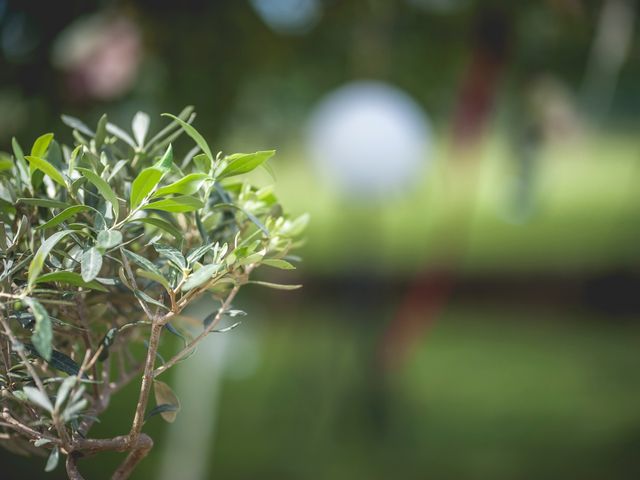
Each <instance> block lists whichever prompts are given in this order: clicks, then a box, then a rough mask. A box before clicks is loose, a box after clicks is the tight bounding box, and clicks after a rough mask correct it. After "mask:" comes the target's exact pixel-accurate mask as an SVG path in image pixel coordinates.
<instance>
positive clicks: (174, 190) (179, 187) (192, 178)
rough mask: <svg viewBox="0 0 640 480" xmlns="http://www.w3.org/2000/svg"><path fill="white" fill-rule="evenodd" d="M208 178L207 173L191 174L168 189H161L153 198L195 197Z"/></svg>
mask: <svg viewBox="0 0 640 480" xmlns="http://www.w3.org/2000/svg"><path fill="white" fill-rule="evenodd" d="M207 178H209V176H208V175H207V174H206V173H191V174H189V175H187V176H186V177H183V178H181V179H180V180H178V181H175V182H173V183H172V184H170V185H167V186H166V187H162V188H159V189H158V190H156V192H155V193H154V194H153V196H152V198H155V197H162V196H164V195H170V194H180V195H193V194H194V193H196V192H197V191H198V190H199V189H200V187H201V186H202V184H203V183H204V181H205V180H206V179H207Z"/></svg>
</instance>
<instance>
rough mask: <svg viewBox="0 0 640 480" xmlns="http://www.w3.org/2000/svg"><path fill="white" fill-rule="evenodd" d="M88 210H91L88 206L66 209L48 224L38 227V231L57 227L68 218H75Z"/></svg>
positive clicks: (75, 206)
mask: <svg viewBox="0 0 640 480" xmlns="http://www.w3.org/2000/svg"><path fill="white" fill-rule="evenodd" d="M87 210H89V207H87V206H86V205H74V206H72V207H69V208H66V209H64V210H63V211H62V212H60V213H59V214H58V215H56V216H55V217H53V218H52V219H51V220H49V221H48V222H46V223H43V224H42V225H40V226H39V227H36V230H45V229H47V228H52V227H55V226H57V225H59V224H61V223H62V222H64V221H65V220H66V219H67V218H70V217H73V216H74V215H75V214H77V213H80V212H84V211H87Z"/></svg>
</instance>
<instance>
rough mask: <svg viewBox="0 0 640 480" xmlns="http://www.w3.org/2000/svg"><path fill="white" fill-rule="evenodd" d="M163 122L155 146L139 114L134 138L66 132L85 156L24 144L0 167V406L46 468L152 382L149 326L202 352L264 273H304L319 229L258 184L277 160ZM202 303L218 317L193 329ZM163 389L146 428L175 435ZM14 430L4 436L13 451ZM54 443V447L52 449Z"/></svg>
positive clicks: (183, 120) (178, 120)
mask: <svg viewBox="0 0 640 480" xmlns="http://www.w3.org/2000/svg"><path fill="white" fill-rule="evenodd" d="M163 117H164V118H163V120H164V121H165V125H164V126H163V128H161V129H160V130H159V131H158V132H157V133H155V134H154V135H150V134H149V133H150V132H149V129H150V124H151V121H150V118H149V116H148V115H146V114H145V113H142V112H138V113H137V114H136V115H135V117H134V118H133V120H132V123H131V133H129V132H127V131H126V130H125V129H123V128H120V127H118V126H116V125H114V124H113V123H111V122H109V120H108V119H107V116H106V115H104V116H103V117H102V118H100V120H99V121H98V123H97V125H96V126H95V128H92V127H89V126H88V125H86V124H85V123H83V122H82V121H80V120H79V119H76V118H73V117H69V116H63V117H62V120H63V122H64V123H65V124H66V125H68V126H69V127H71V129H72V136H73V139H74V143H73V145H71V146H67V145H64V144H62V143H59V142H58V141H57V140H56V139H55V138H54V136H53V134H50V133H47V134H44V135H42V136H40V137H39V138H37V139H36V140H35V141H34V142H33V145H32V146H31V148H30V149H29V150H26V149H23V148H22V146H21V145H20V143H19V142H18V141H17V140H16V139H14V140H13V142H12V152H7V153H0V262H1V263H0V295H1V298H0V300H1V301H2V303H1V308H0V322H1V325H0V356H1V357H2V358H0V391H1V393H2V395H1V397H0V399H1V401H2V407H3V408H5V407H6V408H7V409H8V411H9V412H10V413H9V414H10V416H11V418H12V419H14V420H16V421H17V422H19V423H20V424H21V425H24V426H27V427H28V428H29V429H32V430H34V429H35V430H34V431H36V432H38V433H40V434H41V435H40V436H39V437H38V438H33V435H32V436H31V438H28V440H30V443H29V444H28V445H26V446H25V444H24V442H23V444H22V445H21V446H19V442H18V440H15V439H14V441H12V448H14V449H15V448H18V449H23V450H27V451H28V450H29V449H30V448H32V447H34V442H35V443H38V445H37V447H38V448H46V449H50V450H51V452H52V453H51V458H50V462H49V465H48V468H51V464H52V463H55V462H54V460H57V458H58V455H59V451H60V450H61V449H63V448H64V447H65V446H67V447H68V445H69V444H73V440H72V439H73V437H74V436H75V435H80V434H82V435H86V433H87V431H88V428H87V427H86V425H90V424H91V423H93V421H95V418H94V417H93V416H92V415H94V416H95V415H96V413H100V411H101V410H104V409H105V408H106V406H105V405H104V403H105V402H104V398H105V394H111V393H113V392H112V391H113V390H115V389H114V388H113V385H114V384H115V385H117V386H118V388H119V386H120V384H125V383H126V382H128V381H131V379H133V378H135V375H134V374H139V373H140V367H141V363H140V362H139V361H138V359H137V358H136V351H139V348H138V350H136V345H142V346H143V348H146V347H144V345H145V344H146V343H145V342H147V340H146V338H147V336H148V329H147V330H145V329H146V325H150V324H151V325H153V324H154V323H158V324H160V325H161V326H162V331H167V332H169V333H172V334H174V335H178V336H179V337H180V338H181V339H182V340H183V341H184V345H185V349H188V350H189V352H190V351H192V349H193V347H194V346H195V344H194V342H193V340H194V338H195V339H198V338H199V335H206V334H207V333H209V332H210V331H216V330H213V329H212V322H213V323H218V322H219V321H220V319H221V318H222V317H223V316H225V315H226V314H227V313H228V312H230V311H232V310H231V309H230V307H231V305H230V300H232V299H233V296H235V293H236V292H237V290H238V288H239V287H241V286H242V285H244V284H246V283H249V282H252V281H251V280H250V273H251V272H252V271H253V270H254V269H256V268H258V267H260V266H261V265H267V266H270V267H274V268H279V269H284V270H289V269H293V268H295V267H294V266H293V263H294V262H295V261H297V258H296V257H294V256H292V255H291V254H290V252H291V250H292V249H293V248H295V247H296V246H297V245H298V244H299V241H298V240H297V238H298V237H299V235H300V233H301V232H302V231H303V229H304V227H305V224H306V223H307V220H308V219H307V216H306V215H303V216H300V217H297V218H292V217H290V216H288V215H286V214H285V213H283V212H284V211H283V208H282V206H281V204H280V203H279V201H278V199H277V198H276V196H275V194H274V192H273V189H272V187H271V186H267V187H258V186H256V185H254V184H253V183H251V182H250V181H248V179H247V176H246V174H248V173H250V172H252V171H253V170H255V169H257V168H260V167H263V166H265V165H266V162H267V161H268V160H269V159H270V158H271V157H272V156H273V155H274V153H275V152H274V151H271V150H270V151H260V152H254V153H248V154H245V153H235V154H232V155H223V154H222V153H218V154H217V155H214V154H213V151H212V149H211V148H210V146H209V145H208V143H207V142H206V140H205V139H204V137H203V136H202V135H201V134H200V133H199V132H198V131H197V130H196V129H195V127H194V126H193V125H192V123H193V120H194V118H195V114H194V112H193V108H191V107H187V108H185V109H184V110H183V111H182V112H181V113H180V114H179V115H177V116H174V115H169V114H165V115H164V116H163ZM185 134H186V137H188V139H189V141H190V142H191V143H192V147H191V148H190V149H189V150H188V151H186V152H183V153H182V154H178V150H177V149H176V150H174V147H173V145H174V143H175V142H176V140H177V139H178V137H180V136H181V135H185ZM256 283H260V284H262V285H266V286H271V287H274V288H285V289H288V288H292V287H295V286H288V285H284V286H283V285H275V284H270V283H267V282H256ZM230 292H233V295H232V296H231V298H230V297H229V293H230ZM205 294H206V295H212V296H213V297H214V298H216V299H219V301H220V302H221V305H222V306H221V308H220V310H219V311H217V312H214V313H213V314H212V317H211V318H209V319H208V321H207V320H206V319H205V322H204V323H201V324H200V325H198V324H197V322H194V321H193V319H188V318H184V316H183V315H182V311H183V309H184V308H185V307H186V306H187V305H188V304H189V303H191V302H193V301H194V300H196V299H197V298H199V297H200V296H202V295H205ZM229 298H230V300H229ZM225 299H227V300H229V301H226V300H225ZM234 311H235V310H234ZM214 326H215V325H214ZM187 353H188V352H187ZM114 355H115V357H116V359H117V362H116V361H114V362H113V364H116V363H117V367H116V366H115V365H113V364H112V362H111V358H112V357H113V356H114ZM154 356H155V355H154ZM183 356H184V355H182V354H180V353H178V354H177V359H179V360H180V359H182V357H183ZM110 385H111V386H110ZM154 388H155V392H156V396H157V397H158V398H157V403H158V405H157V406H156V407H155V408H154V409H153V410H152V411H151V412H149V413H150V414H153V413H154V411H155V412H156V413H160V414H161V415H162V416H163V417H164V418H167V419H173V418H174V417H175V413H176V410H177V405H173V404H171V403H167V399H173V398H174V397H175V395H174V394H173V393H172V392H170V388H169V387H168V386H167V385H166V384H164V383H161V382H159V381H155V387H154ZM159 392H160V393H159ZM172 401H173V400H172ZM176 402H177V399H176V400H175V402H174V403H176ZM107 403H108V402H107ZM143 407H144V406H143ZM143 410H144V408H143ZM91 412H93V414H92V413H91ZM83 425H84V426H83ZM16 429H17V427H16V428H13V429H12V428H9V427H2V426H0V433H1V432H2V431H3V430H4V431H5V434H6V435H11V438H13V437H14V436H15V434H16ZM54 429H57V432H58V436H57V437H55V438H56V439H57V440H56V441H53V440H49V441H44V440H46V439H47V438H48V437H49V436H50V435H49V434H48V433H47V432H50V431H52V430H54ZM22 436H23V437H24V436H25V435H24V432H23V435H22ZM26 436H27V437H29V435H26ZM67 437H68V438H67ZM70 439H71V440H70ZM6 443H7V442H4V444H6ZM54 466H55V465H54Z"/></svg>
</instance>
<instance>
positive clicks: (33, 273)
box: [28, 230, 73, 288]
mask: <svg viewBox="0 0 640 480" xmlns="http://www.w3.org/2000/svg"><path fill="white" fill-rule="evenodd" d="M70 233H73V231H72V230H62V231H60V232H56V233H54V234H53V235H51V236H50V237H49V238H47V239H46V240H45V241H44V242H42V245H40V248H39V249H38V251H37V252H36V254H35V255H34V257H33V260H31V263H30V264H29V271H28V278H29V280H28V285H29V288H31V287H32V286H33V284H34V283H35V281H36V279H37V278H38V275H39V274H40V272H41V271H42V267H43V266H44V261H45V259H46V258H47V256H48V255H49V253H50V252H51V250H52V249H53V247H55V246H56V244H57V243H58V242H59V241H60V240H62V239H63V238H64V237H66V236H67V235H69V234H70Z"/></svg>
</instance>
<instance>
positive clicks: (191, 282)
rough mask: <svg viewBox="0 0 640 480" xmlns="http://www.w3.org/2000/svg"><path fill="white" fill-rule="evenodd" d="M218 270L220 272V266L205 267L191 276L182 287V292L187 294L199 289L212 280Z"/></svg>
mask: <svg viewBox="0 0 640 480" xmlns="http://www.w3.org/2000/svg"><path fill="white" fill-rule="evenodd" d="M218 270H220V265H218V264H211V265H205V266H204V267H202V268H201V269H200V270H198V271H197V272H194V273H192V274H191V275H189V277H188V278H187V280H186V281H185V282H184V284H183V285H182V291H183V292H187V291H189V290H193V289H194V288H197V287H199V286H200V285H202V284H203V283H205V282H207V281H209V280H211V278H212V277H213V275H214V274H215V273H216V272H217V271H218Z"/></svg>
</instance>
